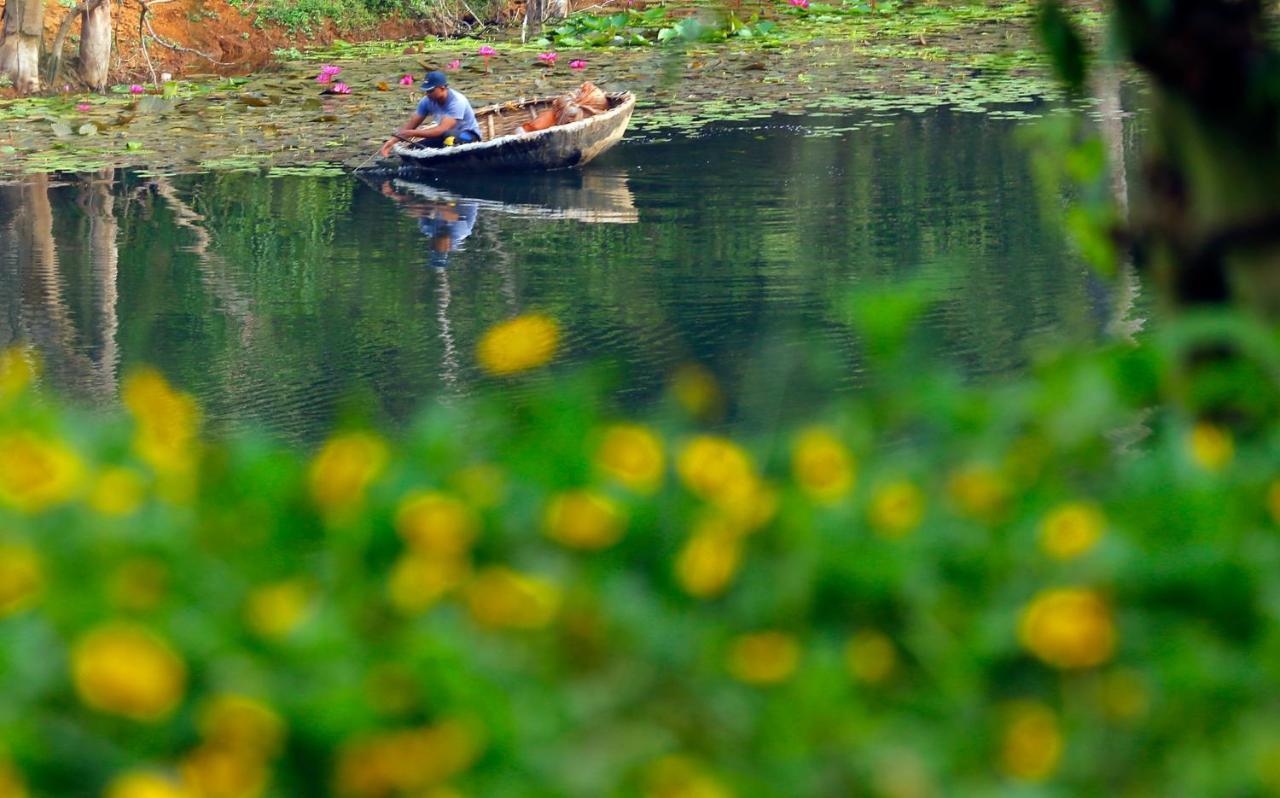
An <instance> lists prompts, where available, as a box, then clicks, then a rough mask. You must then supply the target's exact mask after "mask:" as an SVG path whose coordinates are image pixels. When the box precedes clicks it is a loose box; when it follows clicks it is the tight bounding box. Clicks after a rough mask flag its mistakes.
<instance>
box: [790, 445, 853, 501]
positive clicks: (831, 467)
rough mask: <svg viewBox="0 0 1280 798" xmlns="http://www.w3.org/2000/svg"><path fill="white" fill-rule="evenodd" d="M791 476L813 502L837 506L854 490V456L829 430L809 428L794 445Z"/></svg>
mask: <svg viewBox="0 0 1280 798" xmlns="http://www.w3.org/2000/svg"><path fill="white" fill-rule="evenodd" d="M791 474H792V477H793V478H794V479H795V481H796V484H797V485H799V486H800V489H801V490H803V491H804V492H805V493H807V494H808V495H809V497H810V498H812V499H813V500H814V501H818V502H821V503H823V504H834V503H835V502H838V501H840V500H841V499H842V498H844V497H845V496H847V495H848V494H849V491H851V490H853V482H854V478H855V477H856V475H857V471H856V466H855V463H854V460H853V455H852V454H850V452H849V450H848V448H846V447H845V445H844V444H843V443H841V442H840V439H839V438H837V437H836V434H835V431H834V430H831V429H828V428H826V427H809V428H808V429H805V430H803V431H801V432H800V434H799V435H797V436H796V438H795V440H794V441H792V443H791Z"/></svg>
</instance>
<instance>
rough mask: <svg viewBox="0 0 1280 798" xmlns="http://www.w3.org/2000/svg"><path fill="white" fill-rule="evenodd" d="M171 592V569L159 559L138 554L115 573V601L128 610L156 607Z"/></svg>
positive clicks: (113, 592) (110, 590) (117, 604)
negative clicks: (138, 555)
mask: <svg viewBox="0 0 1280 798" xmlns="http://www.w3.org/2000/svg"><path fill="white" fill-rule="evenodd" d="M168 592H169V569H168V568H167V567H165V564H164V563H162V562H160V561H159V560H153V559H150V558H147V557H135V558H132V559H128V560H125V561H124V562H122V563H120V566H119V567H118V568H117V569H116V570H115V572H114V573H113V574H112V576H111V582H110V586H109V593H110V596H111V600H112V602H113V603H114V604H115V605H116V606H117V607H119V608H120V609H124V610H134V611H146V610H150V609H154V608H155V606H156V605H157V604H159V603H160V602H161V601H163V600H164V597H165V595H166V594H167V593H168Z"/></svg>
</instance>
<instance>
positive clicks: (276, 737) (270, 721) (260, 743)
mask: <svg viewBox="0 0 1280 798" xmlns="http://www.w3.org/2000/svg"><path fill="white" fill-rule="evenodd" d="M198 726H199V729H200V736H201V737H202V738H203V739H204V741H205V742H206V743H209V744H211V745H214V746H217V747H220V748H225V749H228V750H231V751H244V752H248V753H250V754H254V755H257V756H261V757H266V758H270V757H273V756H275V755H276V754H277V753H279V751H280V746H281V744H282V743H283V741H284V735H285V724H284V721H283V720H282V719H281V718H280V716H279V715H278V714H276V712H275V710H273V709H272V708H271V707H269V706H267V705H266V704H264V703H263V702H261V701H258V700H257V699H254V698H250V697H248V696H244V695H238V694H235V693H223V694H221V695H218V696H214V697H213V698H212V699H210V700H209V701H208V702H207V703H206V704H205V705H204V707H202V708H201V710H200V715H199V722H198Z"/></svg>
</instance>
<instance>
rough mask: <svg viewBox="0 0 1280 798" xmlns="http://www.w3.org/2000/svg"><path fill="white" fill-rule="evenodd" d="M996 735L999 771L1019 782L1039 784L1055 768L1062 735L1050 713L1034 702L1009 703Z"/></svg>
mask: <svg viewBox="0 0 1280 798" xmlns="http://www.w3.org/2000/svg"><path fill="white" fill-rule="evenodd" d="M1006 714H1007V718H1006V720H1005V723H1004V731H1003V733H1002V734H1001V736H1000V768H1001V770H1003V771H1004V772H1005V773H1007V774H1008V775H1010V776H1012V777H1013V778H1015V779H1018V780H1020V781H1030V782H1041V781H1045V780H1046V779H1048V778H1049V777H1050V776H1052V775H1053V774H1054V772H1056V771H1057V769H1058V763H1059V762H1060V761H1061V759H1062V748H1063V741H1062V732H1061V731H1060V730H1059V728H1058V718H1057V716H1056V715H1055V714H1054V712H1053V710H1052V709H1050V708H1049V707H1047V706H1045V705H1044V704H1041V703H1039V702H1036V701H1017V702H1013V703H1012V704H1011V705H1010V706H1009V707H1008V708H1007V710H1006Z"/></svg>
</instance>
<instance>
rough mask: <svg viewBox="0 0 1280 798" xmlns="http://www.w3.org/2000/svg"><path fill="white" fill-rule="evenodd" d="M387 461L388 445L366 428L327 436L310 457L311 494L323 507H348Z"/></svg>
mask: <svg viewBox="0 0 1280 798" xmlns="http://www.w3.org/2000/svg"><path fill="white" fill-rule="evenodd" d="M386 464H387V447H386V444H384V443H383V442H382V441H381V440H380V439H379V438H377V437H375V436H373V435H370V434H369V433H366V432H348V433H343V434H340V435H336V436H334V437H333V438H330V439H329V440H328V442H326V443H325V445H324V446H323V447H322V448H321V449H320V452H319V453H318V454H317V455H316V456H315V459H313V460H312V461H311V466H310V469H309V471H308V475H307V476H308V479H309V481H310V486H311V498H312V500H313V501H314V502H315V503H316V505H317V506H318V507H320V508H321V509H322V510H327V511H330V512H336V511H341V510H347V509H350V508H352V507H354V506H356V505H358V504H360V503H361V502H362V501H364V492H365V489H366V488H368V487H369V484H370V483H371V482H373V480H375V479H377V477H378V475H379V474H381V473H382V469H383V468H384V467H385V466H386Z"/></svg>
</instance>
